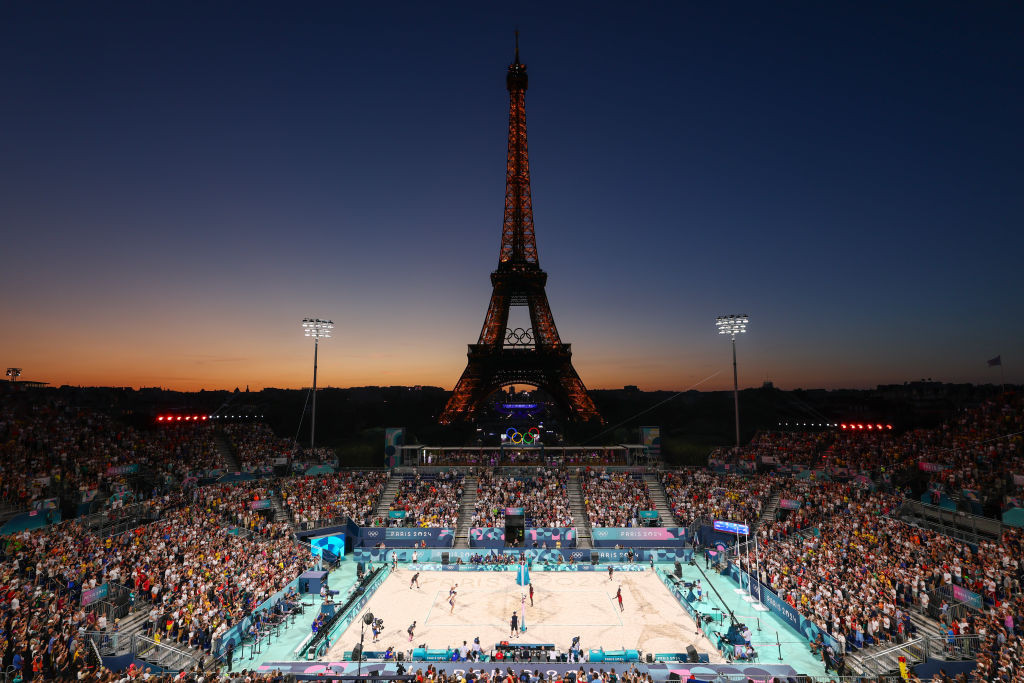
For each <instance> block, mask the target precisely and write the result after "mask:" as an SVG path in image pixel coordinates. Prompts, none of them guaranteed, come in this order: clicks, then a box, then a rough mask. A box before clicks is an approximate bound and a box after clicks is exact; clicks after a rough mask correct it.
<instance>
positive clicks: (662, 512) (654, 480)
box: [644, 472, 677, 526]
mask: <svg viewBox="0 0 1024 683" xmlns="http://www.w3.org/2000/svg"><path fill="white" fill-rule="evenodd" d="M644 482H646V483H647V490H648V491H650V493H651V500H652V501H654V509H655V510H657V511H658V526H670V525H674V524H676V523H677V520H676V517H675V515H673V514H672V508H671V507H669V504H668V496H667V495H666V494H665V487H664V486H662V485H661V481H660V480H659V479H658V475H656V474H651V473H650V472H648V473H647V474H645V475H644Z"/></svg>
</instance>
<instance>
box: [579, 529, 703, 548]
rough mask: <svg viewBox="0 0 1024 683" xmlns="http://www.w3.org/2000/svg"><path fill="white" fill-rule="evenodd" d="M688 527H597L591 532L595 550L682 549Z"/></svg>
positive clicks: (685, 541)
mask: <svg viewBox="0 0 1024 683" xmlns="http://www.w3.org/2000/svg"><path fill="white" fill-rule="evenodd" d="M687 533H688V530H687V529H686V527H681V526H646V527H645V526H638V527H596V528H594V529H591V530H590V536H591V538H593V540H594V547H595V548H611V547H614V546H616V545H620V546H623V547H629V548H681V547H683V546H685V545H686V543H687Z"/></svg>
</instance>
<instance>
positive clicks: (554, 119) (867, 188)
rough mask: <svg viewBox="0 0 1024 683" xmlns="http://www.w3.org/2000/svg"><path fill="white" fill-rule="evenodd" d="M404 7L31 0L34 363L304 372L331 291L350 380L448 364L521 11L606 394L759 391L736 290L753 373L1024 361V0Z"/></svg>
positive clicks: (480, 299)
mask: <svg viewBox="0 0 1024 683" xmlns="http://www.w3.org/2000/svg"><path fill="white" fill-rule="evenodd" d="M401 7H402V9H403V11H402V12H398V13H394V12H386V11H383V10H380V9H377V8H374V7H368V6H358V5H345V6H338V5H332V4H326V3H325V4H311V5H309V6H305V7H303V8H299V9H296V8H285V7H284V6H280V5H275V4H270V3H266V4H264V3H255V4H252V5H249V6H246V7H245V9H244V11H243V12H241V13H235V12H232V11H230V10H229V9H228V8H226V7H216V6H214V7H208V6H204V5H200V4H188V3H185V4H181V5H173V6H171V5H167V6H159V5H156V6H154V5H150V6H145V7H142V6H135V5H131V4H114V5H111V6H108V12H107V13H106V14H103V13H100V12H98V11H97V10H96V9H95V7H86V6H78V5H73V4H68V5H66V6H51V7H48V8H45V7H38V6H24V7H13V6H8V7H7V8H6V9H5V10H4V14H5V15H6V16H5V21H4V22H2V24H3V26H2V27H0V37H3V38H4V40H3V46H2V47H0V51H2V54H3V56H4V57H5V63H7V64H8V65H10V66H9V68H8V69H7V70H6V71H5V73H4V74H3V75H0V84H2V85H3V86H4V88H5V92H7V93H8V94H9V103H10V106H9V107H6V108H4V109H2V110H0V124H2V125H3V126H4V129H5V130H7V131H9V135H8V139H7V141H6V142H5V143H4V148H3V149H4V156H5V158H6V159H7V160H8V162H9V163H5V164H4V165H3V167H2V168H3V170H0V214H2V217H0V222H2V223H3V224H4V225H5V226H6V227H5V228H4V230H3V232H4V235H5V237H6V239H5V243H6V244H7V245H8V247H9V251H8V254H7V255H6V256H7V258H6V259H5V266H4V268H2V269H0V288H2V289H3V291H4V293H5V296H4V297H3V299H2V302H0V316H2V319H3V320H4V325H3V327H2V331H0V353H2V355H3V361H4V362H5V363H6V365H7V366H17V367H21V368H23V370H24V375H23V377H22V379H25V380H40V381H46V382H50V383H52V384H55V385H60V384H72V385H74V384H80V385H102V386H136V387H138V386H163V387H166V388H170V389H182V390H198V389H201V388H205V389H208V390H212V389H233V388H234V387H236V386H241V387H245V386H246V385H248V386H249V387H250V388H252V389H253V390H258V389H260V388H263V387H281V388H295V387H303V386H308V385H309V383H310V379H311V375H312V368H311V365H312V344H311V343H309V340H307V339H305V338H304V337H303V336H302V331H301V327H300V322H301V320H302V319H303V318H304V317H320V318H331V319H333V320H334V321H335V323H336V328H335V335H334V338H333V339H330V340H327V341H324V342H323V343H322V344H321V348H320V353H319V364H320V367H319V373H318V382H319V383H320V385H321V386H328V385H333V386H339V387H340V386H362V385H383V386H387V385H431V386H440V387H444V388H446V389H450V388H451V387H452V386H453V385H454V383H455V381H456V380H457V379H458V377H459V374H460V372H461V371H462V369H463V368H464V367H465V363H466V355H465V354H466V344H467V343H471V342H474V341H476V337H477V335H478V334H479V330H480V323H481V321H482V319H483V314H484V312H485V310H486V306H487V298H488V295H489V293H490V283H489V281H488V276H489V273H490V271H491V270H493V269H494V267H495V266H496V265H497V256H498V253H497V252H498V247H499V244H500V238H501V219H502V205H503V191H504V171H505V169H504V155H505V143H506V139H505V136H506V133H507V120H506V116H507V112H508V102H507V92H506V91H505V88H504V74H505V68H506V67H507V65H508V63H509V62H510V61H511V59H512V32H513V29H514V28H516V27H518V28H519V29H520V31H521V53H522V61H523V62H525V63H526V65H527V67H528V69H529V73H530V90H529V92H528V93H527V97H526V110H527V121H528V125H529V137H530V143H531V144H530V161H531V174H532V190H533V201H534V211H535V218H536V234H537V243H538V252H539V261H540V264H541V266H542V267H543V268H544V270H546V271H547V272H548V273H549V276H550V277H549V280H548V284H547V293H548V296H549V298H550V301H551V307H552V311H553V313H554V316H555V319H556V320H557V322H558V329H559V332H560V334H561V337H562V339H563V340H564V341H566V342H568V343H571V344H572V349H573V364H574V365H575V366H576V368H577V370H578V371H579V374H580V377H581V378H582V380H583V382H584V383H585V384H586V386H587V387H588V388H592V389H602V388H613V389H614V388H621V387H622V386H624V385H633V384H635V385H638V386H640V388H641V389H644V390H655V389H668V390H686V389H690V388H696V389H700V390H725V389H731V386H732V377H731V352H730V348H729V344H728V340H727V339H725V338H721V337H719V336H718V335H717V334H716V330H715V329H714V319H715V317H716V316H717V315H723V314H731V313H745V314H748V315H749V316H750V332H749V333H748V334H746V335H743V336H742V337H741V338H740V339H739V340H738V341H737V350H738V356H739V378H740V386H741V387H751V386H760V385H761V384H762V383H763V382H764V381H766V380H769V381H772V382H773V383H774V384H775V385H776V386H779V387H781V388H786V389H789V388H795V387H803V388H819V387H820V388H865V387H873V386H876V385H878V384H900V383H903V382H904V381H915V380H918V379H922V378H933V379H935V380H936V381H951V382H977V383H986V382H990V383H999V382H1002V381H1004V380H1005V381H1006V382H1007V383H1020V382H1022V381H1024V365H1020V364H1018V363H1019V361H1018V360H1017V359H1019V358H1020V357H1021V354H1020V353H1019V351H1020V350H1021V349H1022V346H1024V344H1022V341H1021V340H1022V338H1024V322H1022V320H1021V317H1020V316H1019V315H1017V313H1018V312H1019V309H1020V305H1019V294H1020V291H1021V285H1020V283H1019V275H1018V274H1017V272H1018V266H1017V265H1016V261H1017V260H1018V258H1019V256H1018V255H1019V253H1020V252H1021V247H1024V240H1022V238H1021V236H1020V229H1019V228H1020V225H1021V224H1022V220H1021V219H1022V218H1024V201H1022V195H1021V189H1020V188H1021V187H1024V183H1022V181H1024V172H1022V169H1021V166H1020V163H1019V159H1020V158H1021V153H1022V152H1024V133H1022V132H1021V130H1020V126H1019V123H1018V122H1019V120H1021V118H1024V94H1022V93H1020V92H1019V88H1016V87H1015V83H1016V82H1017V81H1018V80H1019V78H1018V77H1017V75H1018V74H1019V73H1020V68H1021V67H1022V66H1024V63H1022V62H1024V59H1022V56H1021V53H1020V50H1019V48H1018V47H1017V43H1016V41H1017V36H1018V35H1019V29H1020V28H1021V25H1022V24H1024V21H1022V19H1024V10H1022V9H1021V8H1019V7H1013V8H1009V7H1006V8H994V7H989V8H977V7H972V8H965V7H960V6H956V5H936V6H929V7H928V8H926V9H927V12H924V11H923V9H925V8H919V7H911V6H906V7H902V6H896V7H894V6H891V5H881V4H879V5H857V6H856V7H854V6H852V5H851V6H846V5H838V4H837V5H834V6H828V7H821V6H817V5H808V6H802V7H801V8H800V9H799V10H798V9H795V8H788V9H787V8H784V7H765V6H760V5H754V4H749V5H742V6H736V7H731V8H727V7H703V6H696V5H693V6H689V5H651V6H645V7H641V8H624V7H619V6H616V5H606V6H602V5H593V6H591V5H586V6H583V5H566V6H562V7H558V8H555V9H549V10H544V9H542V8H541V7H542V6H540V5H528V6H527V7H526V8H525V9H520V10H516V11H513V10H508V9H503V8H486V7H478V6H475V5H469V4H466V5H452V6H449V7H446V8H445V9H444V10H443V11H441V10H436V9H430V8H424V7H419V6H417V5H412V4H409V5H401ZM584 7H585V8H588V9H586V10H584V9H583V8H584ZM510 322H511V323H512V324H513V325H515V323H516V321H515V320H512V321H510ZM996 356H1000V357H1001V359H1002V362H1003V364H1004V365H1003V366H1000V367H989V366H988V365H987V363H986V361H987V360H989V359H991V358H993V357H996Z"/></svg>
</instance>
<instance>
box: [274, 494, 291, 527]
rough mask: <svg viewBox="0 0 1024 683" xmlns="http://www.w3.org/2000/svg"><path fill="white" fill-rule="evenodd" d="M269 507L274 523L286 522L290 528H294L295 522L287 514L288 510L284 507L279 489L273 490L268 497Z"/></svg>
mask: <svg viewBox="0 0 1024 683" xmlns="http://www.w3.org/2000/svg"><path fill="white" fill-rule="evenodd" d="M270 507H271V508H272V509H273V510H274V519H273V520H272V521H274V522H287V523H288V524H289V525H291V527H292V528H293V529H294V528H295V520H294V519H292V516H291V515H290V514H289V513H288V510H287V509H286V508H285V506H284V498H282V497H281V491H280V490H279V489H276V488H275V490H274V493H273V495H272V496H270Z"/></svg>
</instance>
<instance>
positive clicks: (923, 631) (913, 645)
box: [846, 613, 945, 676]
mask: <svg viewBox="0 0 1024 683" xmlns="http://www.w3.org/2000/svg"><path fill="white" fill-rule="evenodd" d="M910 621H911V622H912V623H913V624H914V627H915V628H916V629H917V633H916V634H915V635H914V637H913V638H909V639H907V640H906V641H905V642H904V643H903V644H902V646H904V647H905V648H906V650H905V651H900V650H899V648H898V647H897V646H894V645H892V644H890V643H881V644H878V645H871V646H868V647H865V648H862V649H861V650H859V651H858V652H854V653H850V654H849V655H848V656H847V658H846V663H847V665H848V666H849V667H850V668H851V669H853V670H854V672H856V673H858V674H860V675H865V676H874V675H876V674H877V672H880V671H881V672H885V673H892V672H894V671H899V656H900V655H901V654H903V655H905V656H906V657H907V662H908V665H911V666H912V665H913V664H916V663H919V662H920V661H925V660H926V659H939V660H945V656H944V655H942V653H941V652H940V651H939V650H940V648H937V647H935V644H936V643H942V642H945V636H944V634H943V631H942V625H941V624H939V622H937V621H935V620H934V619H930V618H928V617H926V616H924V615H923V614H920V613H914V614H911V616H910ZM924 638H928V640H929V641H930V643H931V647H930V648H928V650H929V651H928V654H927V657H925V656H923V655H922V654H920V653H921V652H923V645H924ZM915 659H916V660H918V661H911V660H915Z"/></svg>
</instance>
